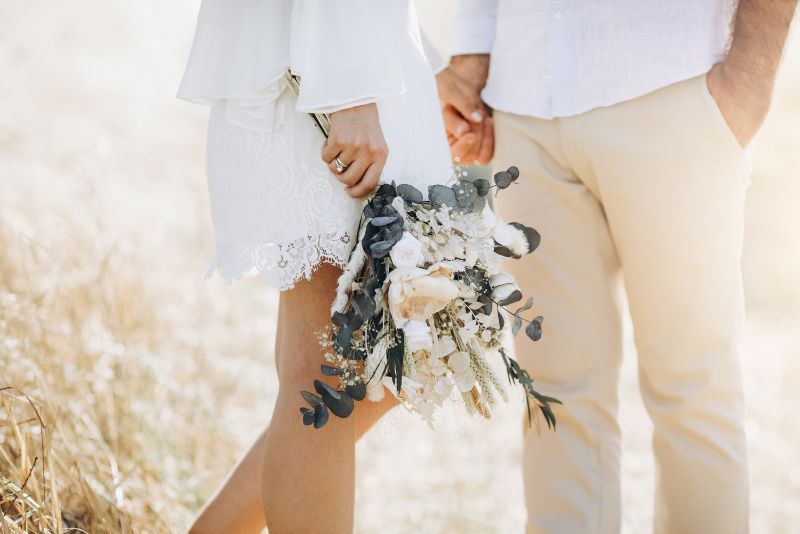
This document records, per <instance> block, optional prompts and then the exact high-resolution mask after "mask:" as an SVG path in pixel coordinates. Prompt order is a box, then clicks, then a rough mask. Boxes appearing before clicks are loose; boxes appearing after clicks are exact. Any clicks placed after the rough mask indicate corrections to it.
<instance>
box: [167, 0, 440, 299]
mask: <svg viewBox="0 0 800 534" xmlns="http://www.w3.org/2000/svg"><path fill="white" fill-rule="evenodd" d="M426 52H427V50H426V47H425V43H424V42H423V39H422V36H421V34H420V31H419V25H418V22H417V20H416V13H415V11H414V7H413V4H412V3H411V1H410V0H203V2H202V4H201V8H200V15H199V18H198V24H197V30H196V33H195V39H194V44H193V46H192V50H191V53H190V58H189V62H188V66H187V68H186V74H185V76H184V79H183V82H182V84H181V87H180V90H179V93H178V96H179V97H180V98H183V99H186V100H190V101H193V102H198V103H203V104H207V105H210V107H211V116H210V123H209V138H208V149H207V152H208V154H207V159H208V186H209V200H210V205H211V212H212V220H213V225H214V241H215V256H214V260H213V261H212V265H211V268H212V270H218V271H220V272H221V274H222V275H223V277H224V278H225V279H226V280H231V279H234V278H239V277H241V276H244V275H247V274H254V273H257V274H260V275H261V277H262V278H263V279H264V280H265V281H266V282H267V283H268V284H269V285H271V286H273V287H276V288H278V289H288V288H290V287H292V286H293V285H294V283H295V282H296V281H297V280H299V279H300V278H309V277H310V276H311V275H312V273H313V271H314V269H315V268H316V266H317V265H319V263H320V262H321V261H327V262H330V263H333V264H336V265H342V264H344V263H345V262H346V261H347V258H348V256H349V253H350V250H352V247H353V245H354V243H355V238H356V227H357V224H358V219H359V216H360V210H361V203H360V201H358V200H356V199H352V198H350V197H349V196H347V194H346V193H345V192H344V188H343V186H342V184H340V183H339V182H338V181H337V180H336V178H335V177H334V176H333V175H331V173H330V171H329V170H328V168H327V167H326V165H325V164H324V163H323V162H322V160H321V156H320V154H321V145H322V142H323V139H322V134H321V133H320V132H319V130H317V129H316V128H315V127H314V126H313V123H312V121H311V119H310V118H309V117H308V116H307V113H308V112H328V113H330V112H334V111H337V110H340V109H345V108H349V107H352V106H356V105H360V104H365V103H370V102H375V103H376V104H377V107H378V113H379V116H380V122H381V128H382V130H383V134H384V136H385V138H386V142H387V144H388V146H389V159H388V161H387V163H386V166H385V167H384V170H383V174H382V177H381V180H382V181H384V182H390V181H396V182H397V183H408V184H411V185H415V186H416V187H417V188H418V189H420V190H421V191H422V192H427V187H428V185H431V184H435V183H444V182H447V181H448V180H449V179H450V178H451V177H452V169H451V167H450V156H449V150H448V147H447V142H446V139H445V134H444V126H443V124H442V118H441V113H440V105H439V102H438V99H437V97H436V87H435V81H434V79H433V74H432V71H431V66H430V65H429V63H428V62H429V58H426ZM290 68H291V70H292V72H294V73H296V74H299V75H300V76H301V78H302V79H301V83H300V95H299V97H296V96H295V95H294V93H293V92H292V90H291V89H289V88H288V84H287V82H286V79H285V75H286V71H287V70H288V69H290Z"/></svg>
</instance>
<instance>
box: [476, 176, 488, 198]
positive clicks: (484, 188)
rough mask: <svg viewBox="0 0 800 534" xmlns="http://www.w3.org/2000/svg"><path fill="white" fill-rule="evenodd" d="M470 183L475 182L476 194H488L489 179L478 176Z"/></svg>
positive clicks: (483, 195) (482, 195)
mask: <svg viewBox="0 0 800 534" xmlns="http://www.w3.org/2000/svg"><path fill="white" fill-rule="evenodd" d="M472 183H474V184H475V189H476V190H477V192H478V196H481V197H485V196H486V195H488V194H489V188H490V187H491V184H489V180H486V179H485V178H478V179H477V180H475V181H474V182H472Z"/></svg>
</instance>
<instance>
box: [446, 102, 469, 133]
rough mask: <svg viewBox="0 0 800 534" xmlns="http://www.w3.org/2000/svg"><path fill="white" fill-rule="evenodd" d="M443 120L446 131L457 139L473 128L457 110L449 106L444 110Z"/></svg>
mask: <svg viewBox="0 0 800 534" xmlns="http://www.w3.org/2000/svg"><path fill="white" fill-rule="evenodd" d="M442 118H443V119H444V129H445V131H446V132H447V133H448V134H450V135H452V136H453V137H455V138H456V139H458V138H459V137H461V136H462V135H464V134H465V133H467V132H469V130H470V128H471V125H470V123H469V122H467V121H466V120H464V117H462V116H461V114H460V113H459V112H458V111H457V110H456V108H454V107H453V106H451V105H449V104H448V105H445V107H444V108H442Z"/></svg>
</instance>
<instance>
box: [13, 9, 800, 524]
mask: <svg viewBox="0 0 800 534" xmlns="http://www.w3.org/2000/svg"><path fill="white" fill-rule="evenodd" d="M196 5H197V2H196V0H180V1H178V2H172V3H163V2H156V1H155V0H144V1H141V2H136V3H123V2H101V1H100V0H84V1H83V2H81V3H80V4H72V3H71V4H69V5H67V4H64V5H61V4H54V3H52V2H47V1H46V0H27V1H26V2H24V3H23V2H18V1H17V2H15V1H13V0H0V34H2V35H3V40H2V41H0V66H2V68H3V72H4V73H8V74H10V76H8V77H4V79H3V83H2V84H0V251H2V252H0V388H3V389H2V390H0V511H2V516H0V533H2V534H5V533H10V534H17V533H22V532H25V533H28V532H58V531H66V530H68V529H73V530H76V531H81V530H82V531H86V532H91V533H106V532H108V533H112V532H113V533H119V532H135V533H147V532H158V533H161V532H179V531H181V530H182V529H184V528H185V527H186V525H187V524H188V521H189V520H190V518H191V515H192V514H193V513H194V511H195V510H196V509H197V508H198V507H199V505H200V504H201V502H202V500H203V499H204V498H205V497H207V496H208V494H209V493H210V492H211V490H212V488H213V487H214V485H215V484H216V483H217V482H218V481H219V480H220V478H221V477H222V476H223V474H224V473H225V471H226V470H227V469H228V468H229V466H230V465H231V464H232V463H233V461H234V459H235V458H236V456H237V455H238V454H239V453H240V452H241V451H242V450H243V448H244V447H245V446H246V445H247V443H248V441H249V440H250V439H252V438H253V437H255V435H256V434H257V433H258V432H259V431H260V429H261V428H262V427H263V425H264V424H265V423H266V422H267V420H268V413H269V409H270V407H271V403H272V401H273V400H274V392H275V389H276V387H275V386H276V385H275V378H274V371H273V366H272V358H271V346H272V343H273V339H274V325H273V324H272V323H273V319H274V312H275V303H276V301H275V297H276V294H275V293H274V292H272V291H270V290H268V289H266V288H264V287H263V286H262V285H261V284H259V283H257V282H255V281H246V282H242V283H239V284H236V285H234V286H233V287H225V286H223V285H222V284H220V283H219V281H217V280H214V281H212V282H209V283H203V282H202V261H203V259H204V258H206V257H207V256H208V252H209V249H210V239H209V234H208V231H209V224H208V210H207V205H206V199H205V192H204V183H203V179H202V163H203V160H202V149H203V134H204V128H205V124H204V114H203V112H202V110H200V109H199V108H194V107H191V106H188V105H185V104H181V103H178V102H175V101H174V100H173V99H172V94H173V93H174V90H175V86H176V84H177V81H178V78H179V76H180V73H181V68H182V62H183V59H184V57H185V53H186V50H187V48H188V45H189V42H190V36H191V35H190V32H191V30H192V25H193V16H194V14H195V12H196V11H195V10H196ZM798 44H800V43H795V44H794V46H793V48H792V57H790V58H789V60H788V62H787V66H786V71H785V75H784V77H783V79H782V82H781V85H780V87H779V90H778V94H777V97H776V103H775V106H776V107H775V110H774V112H773V114H772V116H771V117H770V120H769V123H768V125H767V127H766V129H765V132H764V135H763V136H762V139H761V143H760V147H759V153H758V157H757V158H756V161H755V174H754V180H753V188H752V191H751V197H750V207H749V212H748V234H747V243H746V251H745V262H744V264H745V272H746V280H747V290H748V299H749V302H750V316H751V320H750V326H749V327H748V332H747V337H746V344H745V359H744V369H745V374H746V387H747V391H748V395H749V399H750V408H749V413H748V429H749V432H750V438H751V439H750V445H751V453H752V471H753V485H752V493H753V504H754V505H753V531H754V532H777V533H781V532H790V531H791V529H792V528H795V527H796V525H797V523H798V521H800V504H799V503H800V468H798V467H797V466H798V465H800V462H798V459H800V458H799V457H798V456H800V455H799V454H798V443H800V431H799V430H798V429H800V415H798V414H800V393H798V391H800V378H798V377H800V342H798V339H797V332H800V304H799V302H800V281H799V280H800V279H798V277H797V275H796V273H797V271H798V268H800V252H798V251H800V248H799V247H798V243H800V234H798V228H800V214H799V213H798V211H797V210H796V208H795V206H796V203H797V199H798V198H800V179H798V178H800V177H799V176H798V170H800V152H799V151H798V150H797V148H796V147H797V143H798V139H800V127H798V125H800V99H798V97H797V94H798V89H800V72H799V67H800V46H798ZM622 397H623V402H624V408H623V412H622V418H623V425H624V428H625V430H626V435H625V444H624V446H625V449H624V452H625V458H624V463H623V468H624V484H625V486H624V496H625V505H626V514H625V521H624V525H625V531H626V532H647V531H648V530H649V521H650V517H651V511H652V503H651V488H652V484H653V481H652V459H651V458H650V455H649V452H648V440H649V431H650V430H649V422H648V420H647V418H646V415H645V414H644V412H643V409H642V408H641V403H640V401H639V400H638V394H637V391H636V376H635V365H634V359H633V358H631V357H628V358H627V360H626V364H625V369H624V375H623V385H622ZM520 415H521V409H520V406H519V405H518V404H513V405H510V406H509V408H508V409H507V410H501V413H500V415H499V418H498V419H497V420H496V421H494V422H493V423H492V424H485V423H482V424H479V425H475V426H469V427H467V428H464V427H462V426H461V425H460V421H458V420H455V421H453V422H452V424H450V425H449V426H450V428H449V429H446V430H445V431H443V432H439V433H436V434H434V433H431V432H430V431H428V430H427V429H426V427H425V426H424V425H422V424H420V423H419V422H418V421H416V419H414V418H411V417H408V416H405V415H403V414H402V413H399V412H398V413H394V414H392V415H391V416H390V417H389V418H388V420H387V421H385V422H382V423H381V424H380V425H379V427H378V428H377V429H376V430H375V431H374V432H372V433H371V434H370V435H369V436H368V438H367V439H366V440H365V441H364V442H363V443H361V444H360V445H359V449H358V469H359V482H358V488H357V492H358V501H357V502H358V506H357V527H358V531H359V532H382V533H389V532H409V531H420V532H426V533H427V532H431V533H434V532H453V531H458V532H465V533H483V532H504V533H505V532H519V531H521V530H522V524H523V521H524V510H523V508H522V502H521V480H520V475H519V471H518V469H517V467H516V466H517V464H516V462H517V459H518V457H519V453H520V447H519V441H518V440H517V439H516V436H517V432H518V430H519V420H520ZM390 500H391V502H392V503H393V504H392V506H391V507H387V506H386V504H387V503H388V502H389V501H390Z"/></svg>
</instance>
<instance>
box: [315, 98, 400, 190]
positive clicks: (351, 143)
mask: <svg viewBox="0 0 800 534" xmlns="http://www.w3.org/2000/svg"><path fill="white" fill-rule="evenodd" d="M388 156H389V148H388V147H387V146H386V139H384V137H383V131H382V130H381V124H380V121H379V119H378V107H377V106H376V105H375V104H365V105H363V106H356V107H353V108H349V109H343V110H341V111H336V112H334V113H332V114H331V131H330V136H329V137H328V139H327V141H325V145H324V146H323V148H322V160H323V161H324V162H325V163H327V164H328V167H329V168H330V169H331V172H332V173H333V174H334V175H335V176H336V178H337V179H338V180H339V181H340V182H342V183H343V184H344V185H345V186H347V187H346V189H345V191H346V192H347V194H348V195H350V196H351V197H353V198H361V197H364V196H367V195H368V194H370V193H372V191H374V190H375V188H376V187H377V186H378V182H379V181H380V178H381V173H382V172H383V167H384V165H386V159H387V158H388ZM337 159H338V162H337ZM339 163H341V164H343V165H344V168H342V167H339Z"/></svg>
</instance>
